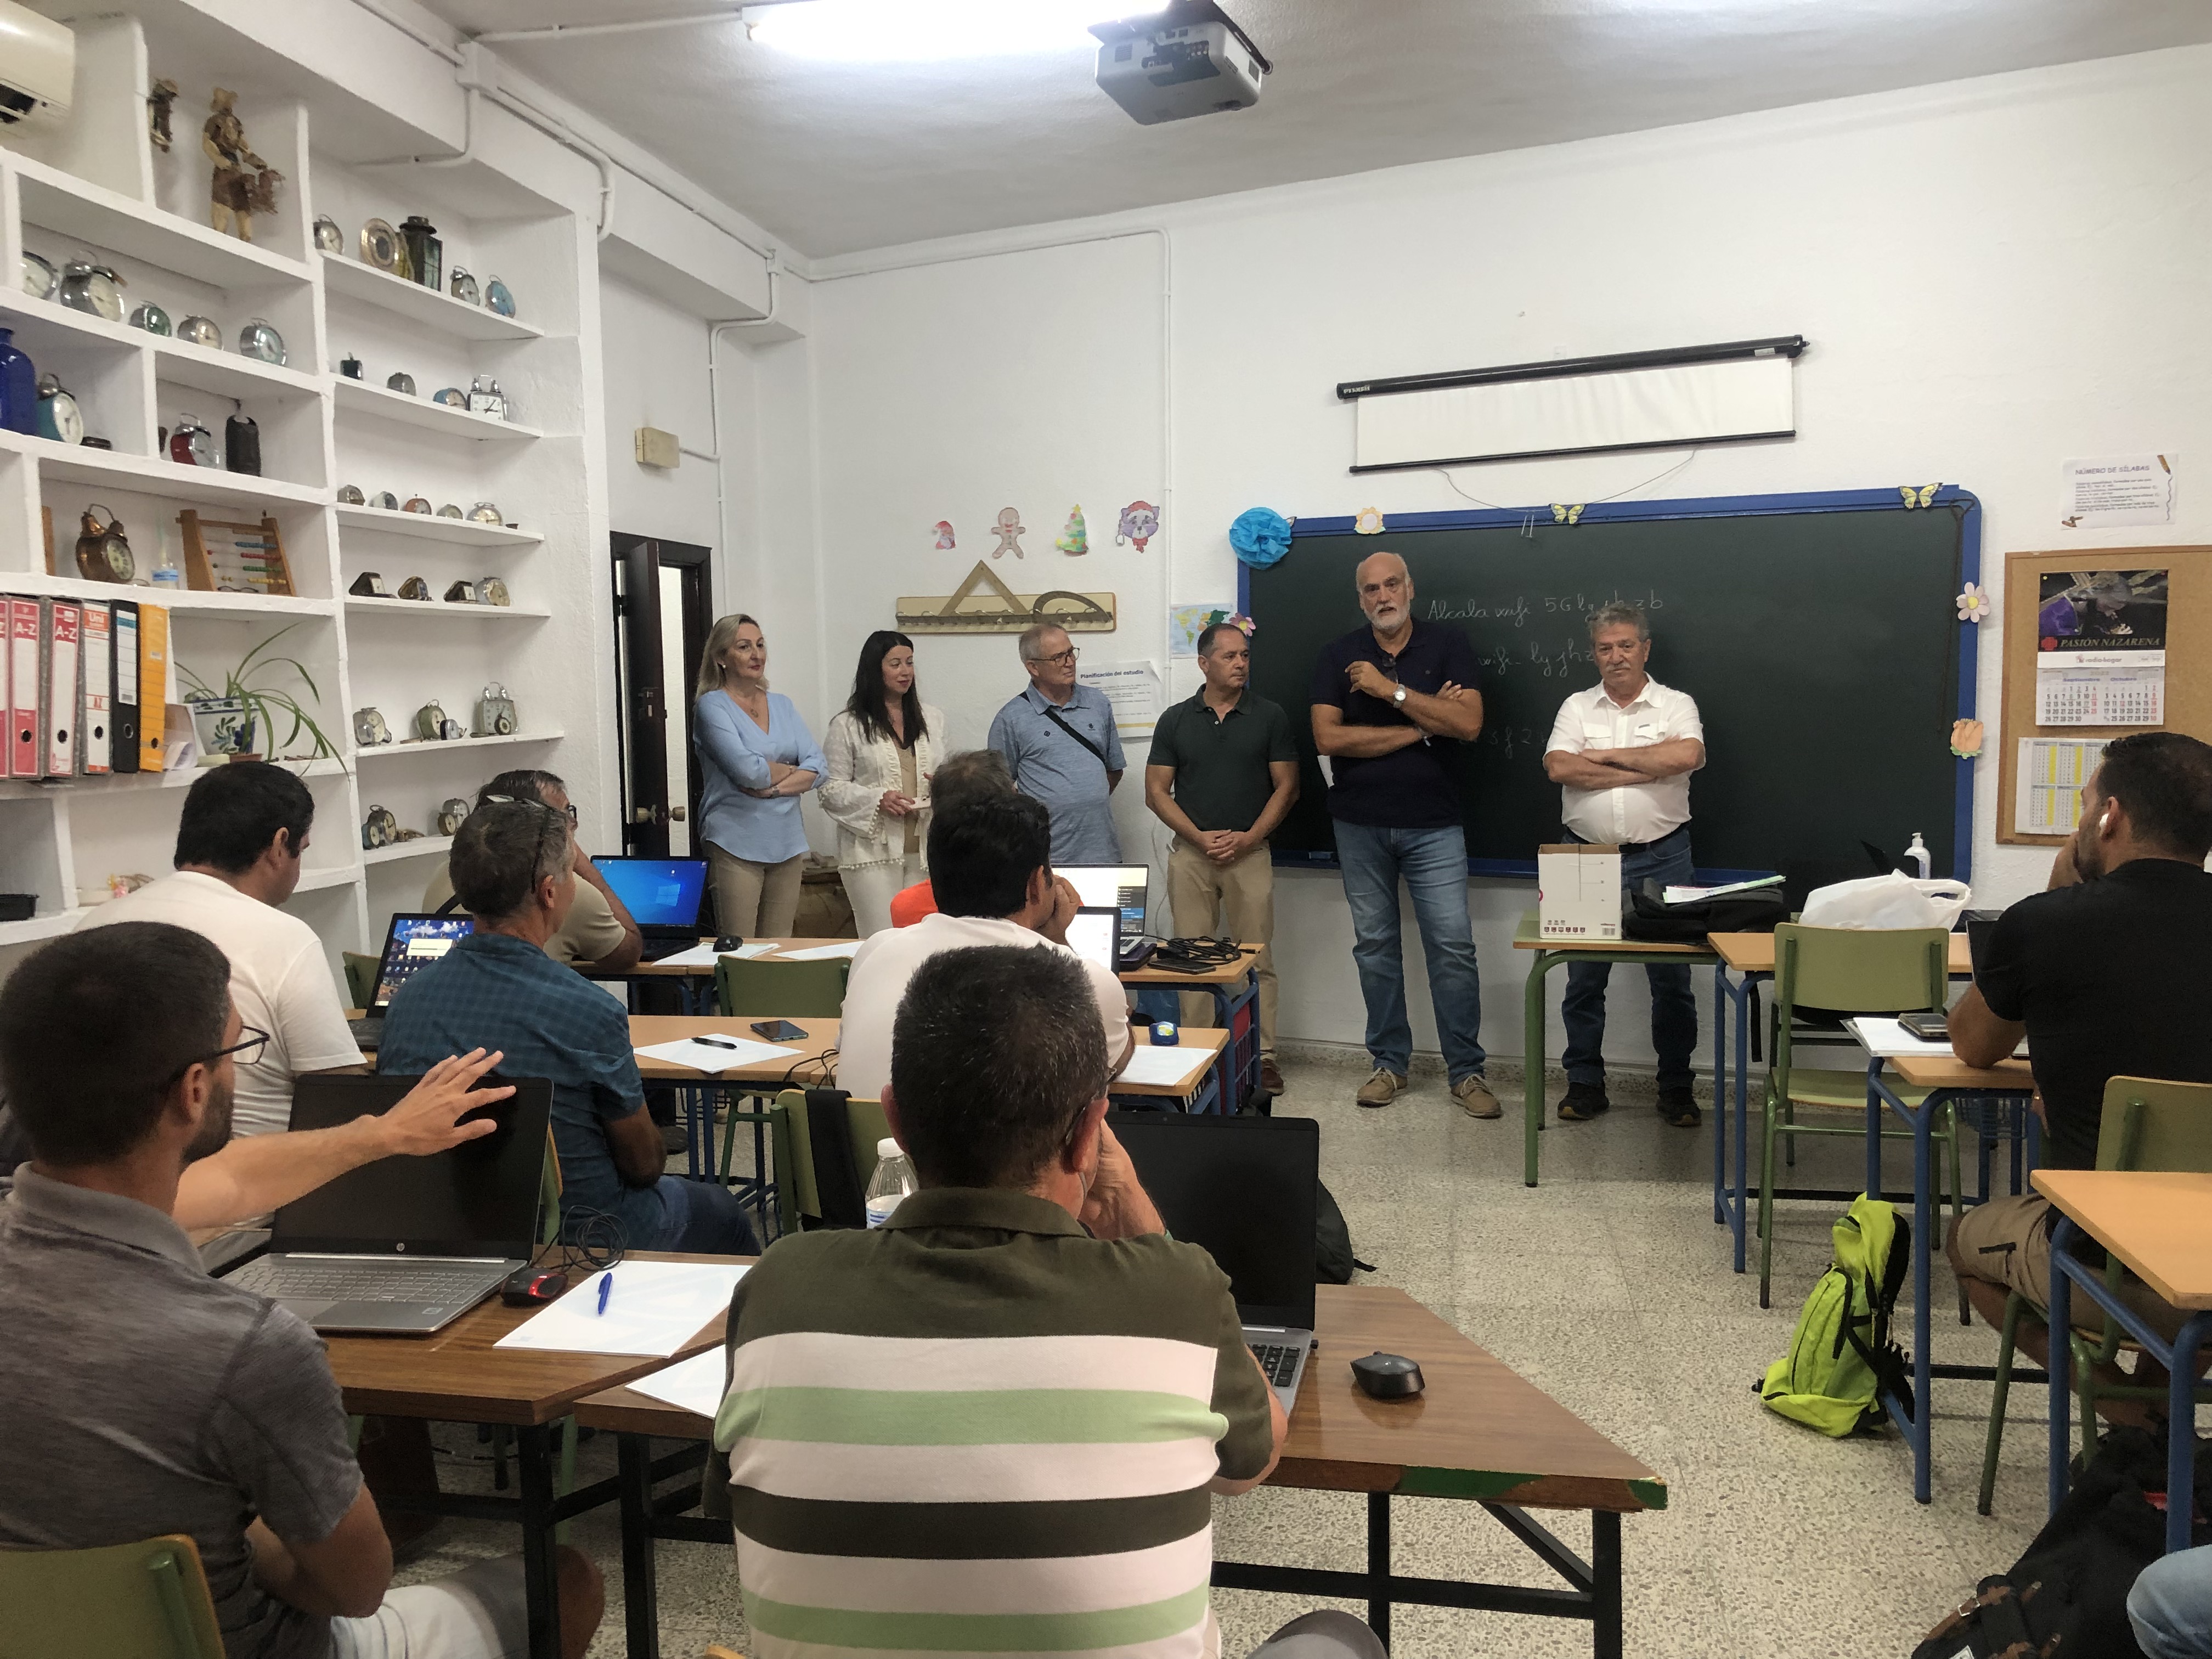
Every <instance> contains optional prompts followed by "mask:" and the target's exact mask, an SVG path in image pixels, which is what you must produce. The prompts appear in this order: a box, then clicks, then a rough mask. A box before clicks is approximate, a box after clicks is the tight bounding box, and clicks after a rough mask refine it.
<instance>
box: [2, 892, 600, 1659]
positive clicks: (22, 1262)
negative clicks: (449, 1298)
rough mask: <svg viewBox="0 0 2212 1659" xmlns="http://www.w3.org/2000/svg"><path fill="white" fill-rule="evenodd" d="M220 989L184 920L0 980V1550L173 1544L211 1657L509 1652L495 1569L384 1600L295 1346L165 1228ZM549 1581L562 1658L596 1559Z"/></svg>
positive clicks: (520, 1619)
mask: <svg viewBox="0 0 2212 1659" xmlns="http://www.w3.org/2000/svg"><path fill="white" fill-rule="evenodd" d="M230 979H231V969H230V964H229V963H228V962H226V961H225V960H224V958H223V955H222V951H219V950H217V949H216V947H215V946H214V945H211V944H210V943H209V942H208V941H207V940H206V939H204V938H202V937H201V936H199V935H198V934H197V933H191V932H188V931H187V930H185V929H184V928H181V927H168V926H166V925H163V924H160V923H151V922H137V923H123V924H118V925H117V926H113V927H102V928H98V929H95V930H94V931H93V932H90V933H77V934H76V935H74V936H72V937H70V938H67V939H57V940H56V941H54V943H52V944H51V945H47V946H46V948H45V949H43V950H42V951H40V952H39V953H38V954H37V955H36V956H35V957H32V958H31V960H30V961H28V962H27V963H24V964H23V966H22V967H21V969H19V970H18V971H17V972H16V973H15V975H13V976H12V977H11V978H10V979H9V981H8V982H7V985H6V986H5V987H0V1079H4V1081H5V1083H6V1085H7V1088H8V1091H9V1097H10V1098H11V1099H12V1100H13V1101H14V1102H15V1109H16V1111H17V1112H18V1113H19V1114H20V1115H21V1120H22V1122H23V1126H24V1127H25V1129H26V1131H27V1133H28V1134H29V1136H30V1139H31V1147H32V1152H33V1161H32V1162H31V1163H30V1164H26V1165H25V1166H23V1168H22V1169H21V1170H19V1171H18V1172H17V1175H16V1182H15V1194H14V1196H13V1197H12V1198H11V1199H10V1200H9V1202H8V1203H7V1204H6V1205H5V1206H0V1330H4V1331H5V1332H6V1334H7V1338H6V1340H5V1341H4V1342H0V1400H4V1401H7V1431H6V1433H4V1434H0V1547H6V1548H12V1549H34V1550H40V1549H43V1550H52V1549H89V1548H95V1547H100V1546H102V1545H109V1544H123V1543H129V1542H131V1541H135V1540H137V1539H143V1538H149V1537H153V1536H155V1535H157V1534H163V1533H184V1534H188V1535H189V1536H190V1537H191V1540H192V1541H193V1543H194V1544H195V1545H196V1546H197V1549H198V1552H199V1557H200V1562H201V1565H203V1566H204V1568H205V1570H206V1572H207V1578H208V1588H209V1589H210V1592H211V1593H212V1595H213V1597H214V1601H215V1609H216V1622H217V1624H218V1625H219V1626H221V1628H222V1639H223V1650H224V1652H225V1653H226V1654H227V1655H228V1659H372V1656H374V1659H386V1656H389V1655H393V1654H400V1653H404V1654H406V1655H408V1656H410V1659H506V1656H507V1655H511V1654H517V1653H520V1652H521V1651H523V1650H524V1648H525V1645H526V1642H527V1639H528V1632H527V1623H528V1620H527V1616H526V1611H525V1607H524V1600H523V1575H522V1562H521V1559H520V1557H513V1558H509V1559H506V1560H498V1561H486V1562H483V1563H481V1564H480V1565H476V1566H473V1567H471V1568H469V1569H467V1570H466V1571H463V1572H461V1573H459V1574H457V1575H455V1576H454V1577H451V1578H447V1579H443V1580H440V1581H438V1582H436V1583H426V1584H416V1585H411V1586H410V1587H408V1588H406V1589H398V1590H394V1589H391V1588H390V1586H391V1582H392V1547H391V1545H390V1543H389V1542H388V1541H386V1537H385V1532H384V1526H383V1523H382V1522H381V1521H380V1519H379V1518H378V1516H377V1511H376V1503H375V1500H374V1498H371V1497H370V1496H369V1493H368V1489H367V1488H366V1487H365V1486H363V1485H362V1478H361V1470H360V1468H359V1466H358V1465H357V1464H356V1462H355V1459H354V1454H353V1452H352V1450H351V1449H350V1448H349V1445H348V1443H347V1433H346V1413H345V1407H344V1406H343V1404H342V1403H341V1401H340V1398H339V1395H338V1388H337V1383H336V1382H335V1381H334V1380H333V1379H332V1377H331V1369H330V1364H329V1362H328V1360H327V1359H326V1358H325V1356H324V1352H323V1344H322V1340H321V1339H320V1338H319V1337H318V1336H316V1334H314V1333H313V1331H312V1330H310V1329H309V1328H307V1326H306V1325H305V1324H303V1323H301V1322H300V1320H299V1319H297V1318H296V1317H295V1316H293V1315H292V1314H290V1313H288V1312H287V1311H285V1310H283V1309H282V1308H280V1307H278V1306H277V1305H276V1304H274V1303H273V1302H270V1300H269V1299H268V1298H267V1297H261V1296H257V1295H255V1294H254V1293H253V1292H252V1291H248V1290H245V1289H243V1288H241V1287H240V1286H238V1285H233V1284H230V1283H228V1282H226V1281H225V1280H222V1279H210V1278H209V1277H208V1275H207V1273H206V1272H205V1270H204V1269H203V1268H202V1267H201V1266H200V1260H199V1256H198V1255H197V1253H196V1252H195V1251H194V1250H193V1249H192V1246H191V1241H190V1240H189V1239H187V1238H186V1237H185V1234H184V1231H183V1230H182V1229H181V1228H180V1227H179V1225H177V1223H176V1222H175V1221H173V1219H171V1211H172V1209H173V1207H174V1206H175V1205H176V1202H177V1198H178V1187H179V1180H180V1178H181V1176H183V1174H184V1171H185V1168H186V1166H187V1165H188V1164H191V1162H192V1161H193V1160H194V1159H195V1158H204V1157H205V1156H207V1155H208V1154H209V1153H210V1152H214V1151H215V1149H216V1148H217V1147H219V1146H222V1145H223V1144H224V1142H225V1141H226V1140H228V1139H229V1134H230V1109H231V1101H232V1097H233V1091H234V1087H235V1085H236V1077H237V1072H238V1070H239V1068H238V1066H236V1065H235V1064H234V1061H233V1059H232V1056H233V1054H235V1053H237V1052H239V1051H240V1049H241V1048H245V1047H249V1046H251V1045H252V1044H253V1043H254V1042H256V1041H257V1040H258V1034H252V1033H248V1032H246V1030H245V1028H244V1026H243V1024H242V1023H241V1021H240V1018H239V1015H238V1012H237V1009H236V1008H235V1006H234V1005H233V1003H232V1000H231V997H230V993H229V984H230ZM118 1008H123V1009H127V1010H129V1011H130V1017H129V1018H124V1019H118V1018H116V1014H115V1011H116V1010H117V1009H118ZM507 1092H508V1091H505V1090H493V1091H483V1094H482V1095H481V1096H480V1097H479V1099H478V1101H477V1103H482V1102H483V1101H485V1100H493V1099H500V1098H503V1097H505V1095H506V1094H507ZM486 1127H491V1126H490V1125H489V1123H487V1125H486ZM557 1572H558V1580H557V1582H558V1585H559V1589H560V1595H561V1614H562V1652H563V1654H564V1655H565V1656H566V1659H580V1656H581V1655H582V1654H583V1652H584V1650H585V1648H586V1646H587V1645H588V1644H590V1642H591V1639H592V1632H593V1631H594V1629H596V1628H597V1626H598V1624H599V1615H600V1613H601V1612H602V1611H603V1610H604V1607H605V1595H604V1592H603V1591H602V1589H601V1586H600V1583H599V1572H598V1571H597V1570H596V1569H595V1568H594V1567H593V1566H592V1564H591V1562H590V1561H589V1559H586V1557H584V1556H582V1555H580V1554H578V1553H575V1552H574V1551H572V1550H568V1549H563V1550H562V1551H561V1552H560V1554H559V1558H558V1566H557ZM4 1617H5V1614H4V1613H0V1618H4Z"/></svg>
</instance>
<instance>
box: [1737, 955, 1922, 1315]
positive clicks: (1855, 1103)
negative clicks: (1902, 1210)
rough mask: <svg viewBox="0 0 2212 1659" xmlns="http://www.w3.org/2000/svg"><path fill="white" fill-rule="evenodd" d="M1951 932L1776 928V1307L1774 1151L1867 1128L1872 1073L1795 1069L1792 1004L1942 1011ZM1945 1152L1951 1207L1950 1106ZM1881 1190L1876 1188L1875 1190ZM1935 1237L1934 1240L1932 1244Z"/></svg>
mask: <svg viewBox="0 0 2212 1659" xmlns="http://www.w3.org/2000/svg"><path fill="white" fill-rule="evenodd" d="M1949 937H1950V936H1949V935H1948V934H1947V933H1944V932H1943V930H1942V929H1941V928H1937V927H1892V928H1855V927H1806V926H1805V925H1804V924H1803V923H1802V922H1794V921H1785V922H1783V923H1781V924H1779V925H1778V926H1777V927H1776V928H1775V930H1774V1001H1773V1006H1772V1008H1771V1011H1770V1012H1769V1015H1768V1024H1767V1035H1768V1039H1769V1042H1770V1045H1771V1046H1770V1047H1769V1048H1768V1050H1767V1052H1768V1054H1770V1055H1771V1056H1772V1059H1771V1061H1770V1063H1769V1065H1768V1067H1767V1073H1766V1095H1765V1108H1764V1113H1763V1115H1764V1119H1765V1133H1764V1135H1763V1137H1762V1141H1761V1147H1760V1157H1759V1306H1760V1307H1762V1308H1764V1307H1767V1306H1770V1305H1771V1304H1770V1302H1769V1300H1768V1287H1769V1285H1770V1284H1771V1280H1772V1269H1773V1255H1774V1150H1775V1146H1776V1145H1777V1143H1778V1142H1781V1143H1784V1144H1794V1141H1795V1138H1796V1136H1798V1135H1854V1136H1858V1137H1861V1138H1863V1137H1864V1136H1865V1135H1866V1133H1867V1127H1866V1113H1867V1086H1866V1073H1864V1072H1863V1070H1859V1071H1849V1072H1832V1071H1810V1070H1804V1069H1799V1068H1795V1067H1793V1066H1792V1064H1791V1061H1792V1058H1793V1056H1794V1054H1795V1049H1796V1033H1795V1030H1794V1027H1795V1025H1796V1010H1797V1008H1798V1006H1800V1005H1801V1004H1802V1006H1807V1007H1811V1008H1830V1009H1833V1010H1835V1011H1836V1012H1838V1013H1844V1014H1861V1013H1865V1014H1873V1013H1881V1014H1890V1013H1895V1012H1898V1011H1899V1010H1900V1009H1903V1010H1905V1011H1908V1012H1910V1011H1911V1010H1915V1009H1922V1008H1929V1009H1937V1010H1940V1009H1941V1008H1942V1006H1943V1003H1944V999H1945V996H1946V994H1948V989H1949V985H1950V979H1949V965H1948V957H1947V955H1946V952H1947V951H1948V950H1949V948H1950V945H1949ZM1896 1092H1897V1095H1898V1097H1899V1099H1901V1100H1903V1101H1904V1102H1905V1103H1906V1104H1907V1105H1909V1106H1916V1107H1917V1106H1918V1105H1919V1104H1920V1103H1922V1102H1923V1101H1924V1100H1925V1099H1926V1098H1927V1097H1928V1091H1926V1090H1924V1089H1917V1090H1916V1089H1908V1088H1905V1087H1902V1086H1898V1087H1897V1089H1896ZM1800 1107H1805V1108H1808V1109H1815V1110H1822V1111H1832V1112H1850V1113H1851V1114H1853V1115H1855V1116H1856V1117H1857V1121H1856V1122H1855V1123H1851V1124H1849V1125H1845V1124H1811V1123H1800V1122H1798V1121H1797V1110H1798V1109H1799V1108H1800ZM1881 1138H1882V1139H1885V1140H1909V1139H1911V1132H1910V1131H1909V1130H1905V1129H1885V1130H1882V1131H1881ZM1935 1138H1936V1139H1938V1140H1941V1141H1942V1142H1943V1143H1944V1146H1945V1149H1946V1151H1947V1152H1948V1156H1949V1173H1950V1186H1951V1209H1952V1213H1953V1214H1954V1216H1955V1215H1956V1214H1957V1213H1958V1211H1959V1207H1960V1186H1959V1143H1958V1133H1957V1115H1956V1114H1955V1113H1946V1114H1945V1117H1944V1121H1943V1122H1942V1123H1941V1124H1940V1125H1938V1126H1937V1127H1936V1130H1935ZM1879 1195H1880V1194H1875V1196H1877V1197H1878V1196H1879ZM1931 1243H1932V1241H1931Z"/></svg>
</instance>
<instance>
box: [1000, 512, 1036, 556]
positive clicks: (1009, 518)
mask: <svg viewBox="0 0 2212 1659" xmlns="http://www.w3.org/2000/svg"><path fill="white" fill-rule="evenodd" d="M991 533H992V534H993V535H994V536H996V537H997V538H999V544H998V545H997V546H996V547H994V548H993V549H992V550H991V556H992V557H993V558H994V559H995V558H997V557H999V556H1000V555H1001V554H1006V553H1011V554H1012V555H1013V556H1015V557H1016V558H1018V559H1025V558H1027V557H1029V555H1028V554H1026V553H1024V552H1023V551H1022V544H1021V542H1020V540H1019V539H1018V538H1021V537H1023V536H1025V535H1027V534H1028V533H1029V527H1028V526H1026V525H1024V523H1023V522H1022V515H1021V514H1020V513H1017V512H1016V511H1015V510H1014V509H1013V508H1012V507H1000V509H999V523H998V527H997V528H996V529H994V531H993V532H991Z"/></svg>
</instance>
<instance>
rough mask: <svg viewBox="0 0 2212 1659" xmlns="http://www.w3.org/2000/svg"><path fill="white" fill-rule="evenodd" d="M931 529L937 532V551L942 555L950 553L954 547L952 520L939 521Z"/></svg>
mask: <svg viewBox="0 0 2212 1659" xmlns="http://www.w3.org/2000/svg"><path fill="white" fill-rule="evenodd" d="M931 528H933V530H935V531H936V532H937V550H938V551H939V552H940V553H943V552H946V551H949V550H951V547H952V545H953V542H952V525H951V520H945V519H939V520H938V521H937V522H936V524H934V525H933V526H931Z"/></svg>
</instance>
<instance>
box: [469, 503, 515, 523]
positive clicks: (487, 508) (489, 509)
mask: <svg viewBox="0 0 2212 1659" xmlns="http://www.w3.org/2000/svg"><path fill="white" fill-rule="evenodd" d="M469 519H470V521H471V523H474V524H505V523H506V522H507V520H505V519H503V518H501V516H500V511H499V508H498V507H496V506H495V505H494V504H493V503H491V502H490V501H478V502H477V504H476V505H475V506H474V507H471V508H470V509H469Z"/></svg>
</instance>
